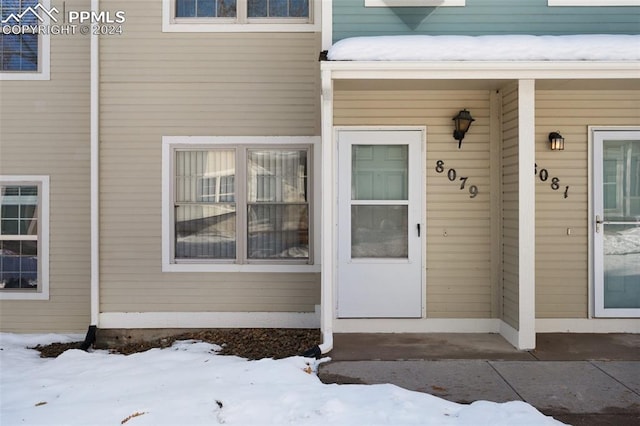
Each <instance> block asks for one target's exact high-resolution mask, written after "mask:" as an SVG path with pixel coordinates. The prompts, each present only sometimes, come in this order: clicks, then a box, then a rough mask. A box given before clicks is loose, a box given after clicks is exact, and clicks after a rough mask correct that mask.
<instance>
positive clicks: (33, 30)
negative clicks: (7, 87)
mask: <svg viewBox="0 0 640 426" xmlns="http://www.w3.org/2000/svg"><path fill="white" fill-rule="evenodd" d="M48 5H49V2H48V1H41V2H39V1H38V0H0V80H43V79H48V78H49V57H48V56H49V35H48V34H40V31H39V30H38V26H41V25H45V24H48V23H49V19H50V17H49V15H48V13H47V12H48V11H49V9H48Z"/></svg>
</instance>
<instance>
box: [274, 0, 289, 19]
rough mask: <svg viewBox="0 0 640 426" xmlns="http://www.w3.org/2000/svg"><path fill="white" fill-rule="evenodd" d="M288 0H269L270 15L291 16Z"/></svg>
mask: <svg viewBox="0 0 640 426" xmlns="http://www.w3.org/2000/svg"><path fill="white" fill-rule="evenodd" d="M288 3H289V2H288V0H269V16H272V17H284V16H289V14H288V10H287V6H288Z"/></svg>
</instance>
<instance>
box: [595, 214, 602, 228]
mask: <svg viewBox="0 0 640 426" xmlns="http://www.w3.org/2000/svg"><path fill="white" fill-rule="evenodd" d="M602 224H603V221H602V219H600V215H596V232H600V225H602Z"/></svg>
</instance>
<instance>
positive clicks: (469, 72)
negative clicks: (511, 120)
mask: <svg viewBox="0 0 640 426" xmlns="http://www.w3.org/2000/svg"><path fill="white" fill-rule="evenodd" d="M320 68H321V70H322V71H328V72H330V73H331V78H332V79H334V80H338V79H431V80H455V79H462V80H475V79H482V80H494V79H516V80H517V79H637V78H640V61H417V62H412V61H322V62H321V65H320Z"/></svg>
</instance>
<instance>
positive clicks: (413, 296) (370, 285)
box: [337, 130, 426, 318]
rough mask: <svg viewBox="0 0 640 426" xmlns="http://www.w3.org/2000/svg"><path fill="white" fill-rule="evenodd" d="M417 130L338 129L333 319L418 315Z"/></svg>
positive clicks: (419, 176) (419, 195)
mask: <svg viewBox="0 0 640 426" xmlns="http://www.w3.org/2000/svg"><path fill="white" fill-rule="evenodd" d="M422 138H423V132H422V131H420V130H342V131H340V132H339V134H338V289H337V290H338V317H339V318H418V317H421V316H422V304H423V298H424V297H423V294H422V293H423V292H422V288H423V286H422V270H423V268H422V243H421V236H422V235H426V230H425V229H424V225H423V223H422V210H423V207H422V191H423V188H422V186H423V185H422V181H423V180H422Z"/></svg>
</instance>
